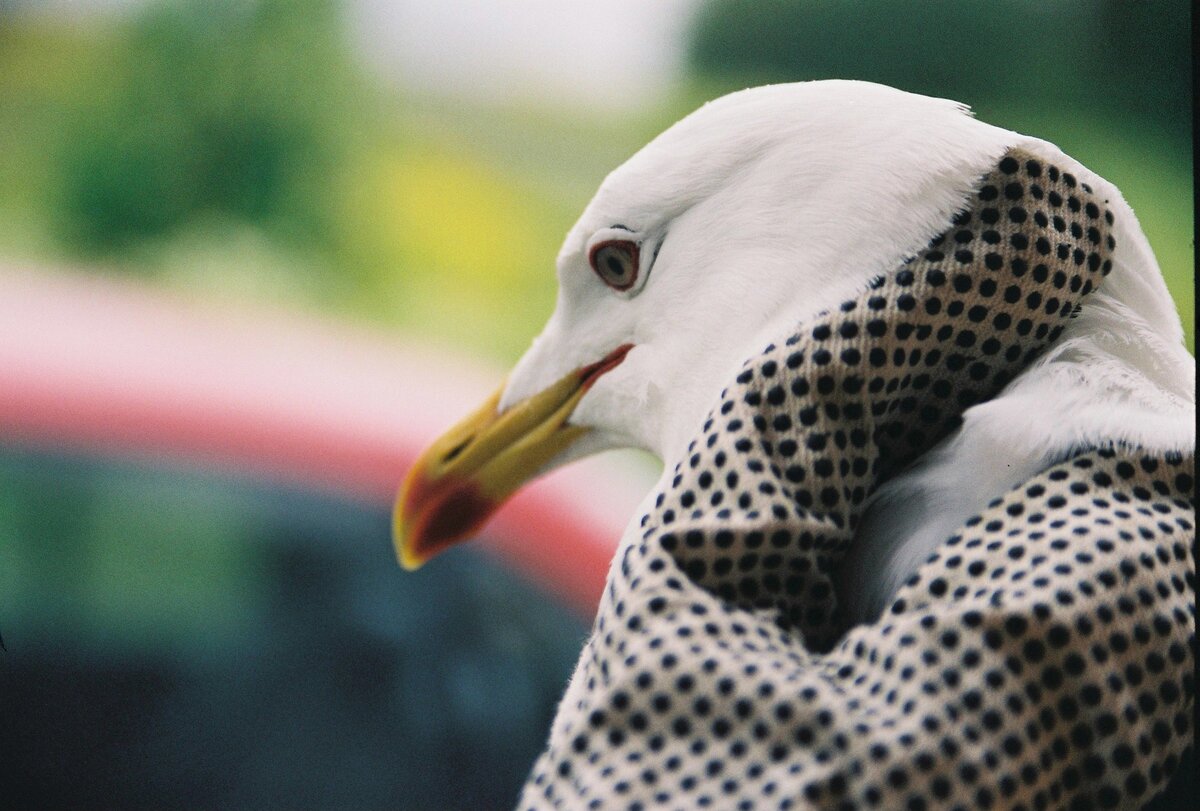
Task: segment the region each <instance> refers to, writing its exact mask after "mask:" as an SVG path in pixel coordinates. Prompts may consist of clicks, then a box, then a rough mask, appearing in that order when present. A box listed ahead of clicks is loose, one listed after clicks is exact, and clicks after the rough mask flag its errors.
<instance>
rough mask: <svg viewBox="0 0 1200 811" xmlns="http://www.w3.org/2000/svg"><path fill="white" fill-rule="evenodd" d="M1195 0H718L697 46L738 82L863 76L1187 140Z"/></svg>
mask: <svg viewBox="0 0 1200 811" xmlns="http://www.w3.org/2000/svg"><path fill="white" fill-rule="evenodd" d="M1190 8H1191V6H1190V4H1189V3H1188V2H1186V0H1155V2H1146V3H1130V2H1125V1H1124V0H1056V2H1053V3H1047V2H1042V0H991V1H990V2H983V0H974V2H963V0H890V2H877V3H869V4H868V3H862V2H861V1H860V0H760V1H759V2H754V3H748V2H742V1H741V0H709V2H707V4H706V5H705V6H704V7H703V8H702V10H701V11H700V13H699V14H698V15H697V17H696V20H695V24H694V27H693V30H692V37H691V42H690V47H689V57H690V61H691V63H692V65H693V67H694V68H696V69H697V70H698V71H699V72H700V73H702V74H707V75H709V76H722V75H723V76H736V77H739V78H741V79H742V81H743V83H745V82H751V83H757V82H763V81H799V80H807V79H828V78H843V79H866V80H869V81H875V82H882V83H884V84H889V85H893V86H895V87H899V88H901V89H903V90H909V91H912V92H916V93H923V94H927V95H934V96H943V97H948V98H953V99H956V100H959V101H964V102H967V103H969V104H971V105H973V106H975V107H980V106H982V105H984V104H989V103H990V104H997V103H1001V104H1007V105H1010V106H1012V105H1020V106H1022V107H1025V108H1059V109H1063V110H1065V111H1068V112H1072V113H1074V112H1081V111H1085V110H1086V111H1087V112H1088V113H1089V114H1091V115H1092V116H1096V115H1097V114H1098V115H1099V116H1100V117H1107V118H1113V119H1117V120H1120V121H1122V122H1123V123H1124V125H1125V126H1128V123H1129V122H1128V119H1129V118H1134V119H1141V122H1142V123H1143V124H1144V125H1145V126H1147V127H1149V128H1152V129H1154V130H1157V131H1158V134H1165V135H1167V136H1168V137H1170V138H1171V139H1172V140H1173V141H1174V142H1175V143H1176V144H1178V145H1179V146H1180V148H1182V149H1187V148H1188V147H1189V144H1190V138H1189V135H1188V133H1189V132H1190V122H1191V61H1190V59H1191V46H1190V41H1191V40H1190V32H1191V25H1190V16H1189V15H1190Z"/></svg>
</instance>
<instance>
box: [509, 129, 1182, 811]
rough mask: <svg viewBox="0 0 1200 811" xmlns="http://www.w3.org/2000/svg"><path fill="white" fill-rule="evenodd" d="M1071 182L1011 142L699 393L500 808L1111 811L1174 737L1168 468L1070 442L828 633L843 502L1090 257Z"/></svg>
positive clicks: (927, 440) (1088, 225)
mask: <svg viewBox="0 0 1200 811" xmlns="http://www.w3.org/2000/svg"><path fill="white" fill-rule="evenodd" d="M1111 225H1112V217H1111V215H1110V214H1109V212H1108V211H1107V210H1106V208H1105V201H1104V200H1101V199H1098V198H1097V197H1096V195H1095V194H1094V193H1093V192H1092V190H1091V189H1090V188H1088V187H1087V186H1086V185H1085V184H1080V183H1079V182H1078V181H1077V180H1076V179H1075V178H1074V177H1072V176H1071V175H1070V174H1068V173H1064V172H1061V171H1059V169H1058V168H1056V167H1055V166H1053V165H1050V164H1048V163H1047V162H1045V161H1043V160H1041V159H1039V158H1037V157H1035V156H1033V155H1032V154H1028V153H1024V152H1019V151H1011V152H1009V153H1008V154H1007V155H1005V156H1004V158H1003V159H1002V160H1001V161H1000V162H999V165H998V166H997V167H996V169H995V170H993V171H992V172H991V173H989V174H988V175H987V176H986V177H984V178H983V179H982V180H981V182H980V186H979V191H978V193H977V195H976V196H975V198H974V199H973V201H972V202H971V204H970V205H969V206H968V208H967V210H965V211H964V212H963V213H961V214H959V215H958V216H957V217H956V218H955V220H954V222H953V225H952V227H951V228H950V229H949V230H947V231H946V232H945V233H944V234H943V235H941V236H940V237H938V238H936V239H935V240H933V242H932V243H931V244H930V245H929V246H928V248H927V249H926V250H925V251H924V252H922V253H921V254H920V255H918V256H916V257H913V258H911V259H909V260H908V261H906V262H905V263H903V264H902V265H901V266H900V267H898V268H897V269H896V270H895V271H893V272H892V273H890V274H888V275H887V276H885V277H880V278H878V279H876V280H875V281H874V282H873V283H871V284H870V286H869V289H868V290H867V291H865V292H864V293H863V294H862V295H861V296H859V297H857V298H855V299H853V300H848V301H846V302H845V303H843V304H842V305H841V307H840V308H838V309H837V310H836V311H830V312H824V313H820V314H818V315H817V316H816V317H815V318H814V319H812V320H811V321H808V322H805V323H802V324H800V325H798V326H797V328H796V331H795V333H794V334H792V335H790V336H785V338H786V339H785V340H781V341H780V342H779V343H778V345H772V346H769V347H767V348H766V350H765V351H764V352H763V353H762V354H761V356H759V357H756V358H752V359H751V360H749V361H748V362H747V363H746V364H745V367H744V370H743V371H742V373H741V374H740V375H739V376H738V377H737V378H736V380H733V381H730V384H729V386H728V388H727V389H726V390H724V391H723V392H721V395H720V400H719V402H717V403H716V405H715V407H714V408H713V410H712V411H711V413H710V415H709V417H708V419H707V421H706V422H705V423H704V425H703V427H702V430H701V431H700V432H699V433H698V434H697V435H696V437H695V439H694V441H693V442H692V443H691V445H690V446H689V448H688V453H687V456H686V458H684V459H682V460H680V461H679V463H678V464H677V465H675V466H674V477H673V478H672V479H670V480H669V481H668V480H664V481H665V483H664V485H663V486H662V487H661V488H660V490H659V492H658V493H657V495H656V497H655V500H654V502H653V503H654V506H653V508H652V509H650V511H649V512H648V513H647V514H646V515H644V516H642V517H641V527H642V531H641V533H640V536H635V537H633V538H632V539H631V538H630V536H629V535H628V534H627V536H626V541H625V543H624V544H623V546H622V548H621V549H620V550H619V551H618V555H617V560H616V562H615V565H614V567H613V570H612V572H611V574H610V578H609V583H608V587H607V589H606V593H605V596H604V599H603V602H602V604H601V607H600V613H599V616H598V618H597V620H596V625H595V628H594V632H593V634H592V637H591V638H590V640H589V641H588V643H587V646H586V648H585V649H584V651H583V654H582V657H581V659H580V663H579V665H578V668H577V670H576V673H575V676H574V677H573V679H572V681H571V684H570V686H569V688H568V690H567V693H566V696H565V697H564V699H563V702H562V705H561V706H560V708H559V712H558V716H557V719H556V720H555V723H554V726H553V730H552V733H551V737H550V742H549V745H548V748H547V750H546V752H545V753H544V754H543V756H542V757H541V759H540V760H539V761H538V762H537V764H536V766H535V767H534V770H533V774H532V775H531V778H530V782H529V783H528V784H527V785H526V788H525V791H524V793H523V796H522V799H521V807H522V808H613V809H639V808H642V809H644V808H651V807H654V808H658V807H663V808H681V809H692V808H704V807H713V808H721V809H725V808H729V809H735V808H736V809H750V808H883V809H914V811H916V810H918V809H934V808H1007V809H1043V808H1068V807H1069V808H1094V807H1098V808H1117V807H1122V808H1124V807H1139V806H1140V804H1142V803H1144V802H1146V801H1147V800H1148V799H1149V798H1151V797H1152V796H1154V795H1155V794H1156V793H1158V792H1160V791H1161V790H1162V789H1163V787H1164V786H1165V784H1166V781H1167V779H1168V778H1169V776H1170V775H1171V774H1172V772H1173V771H1175V770H1176V768H1177V767H1178V765H1179V763H1180V756H1181V753H1182V752H1183V751H1184V749H1185V747H1186V746H1187V745H1188V743H1189V741H1190V734H1191V733H1190V730H1191V715H1192V708H1193V696H1194V684H1193V677H1192V669H1193V664H1192V650H1193V646H1194V639H1195V636H1194V631H1195V616H1194V603H1195V600H1194V595H1195V581H1194V574H1193V572H1194V565H1193V557H1192V555H1193V540H1194V503H1193V500H1192V499H1193V495H1192V489H1193V476H1194V456H1193V455H1192V454H1187V455H1186V456H1185V455H1182V454H1174V455H1171V454H1167V455H1162V454H1159V455H1154V454H1146V453H1142V452H1140V451H1139V450H1138V449H1136V448H1129V447H1120V446H1115V445H1114V446H1111V447H1097V448H1086V449H1080V450H1079V451H1078V453H1077V454H1076V455H1074V456H1073V458H1070V459H1068V460H1065V461H1063V462H1061V463H1060V464H1057V465H1055V466H1053V467H1051V468H1050V469H1048V470H1045V471H1043V472H1042V473H1040V474H1039V475H1037V476H1035V477H1034V478H1032V479H1031V480H1029V481H1027V482H1025V483H1023V484H1022V485H1020V486H1018V487H1017V488H1016V489H1014V490H1012V491H1011V492H1010V493H1008V494H1007V495H1006V496H1004V497H1003V498H1000V499H997V500H996V501H994V502H992V503H991V504H987V505H983V504H981V505H980V510H981V512H980V514H979V515H978V516H976V517H974V518H972V519H970V520H969V521H967V522H966V524H965V525H964V526H963V527H962V528H961V529H960V530H959V532H958V533H957V534H955V535H954V536H953V537H950V538H948V539H947V540H946V541H945V542H944V543H943V544H942V546H941V547H940V548H939V549H938V550H937V552H936V553H935V554H934V555H933V556H932V557H931V558H930V559H929V560H928V561H927V562H926V563H925V564H924V565H923V566H922V567H921V569H920V570H919V572H918V573H917V574H916V575H915V576H913V577H912V578H911V579H910V580H909V582H908V583H907V584H906V585H905V586H904V587H903V588H902V589H901V590H900V591H899V592H898V593H897V594H896V596H895V597H894V599H893V601H892V603H891V605H890V607H889V608H888V609H887V610H886V611H885V612H884V614H883V616H882V617H881V618H880V619H879V620H877V621H876V622H874V623H873V624H870V625H864V626H858V627H854V628H850V629H847V628H846V627H845V625H846V622H845V621H843V620H842V619H841V617H840V611H839V604H838V594H837V590H836V589H835V587H834V583H835V582H836V567H837V566H838V563H839V561H840V559H841V558H842V556H843V555H844V553H845V550H846V548H847V545H848V544H849V543H850V541H851V539H852V537H853V533H854V529H855V526H856V524H857V522H858V521H859V520H860V518H861V516H862V513H863V505H864V502H865V501H866V499H867V498H868V496H869V495H870V494H871V493H872V492H873V490H874V489H875V488H876V486H877V485H878V484H879V483H880V482H882V481H884V480H885V479H886V478H887V477H889V476H892V475H894V474H895V473H896V472H897V471H899V470H900V469H902V468H903V467H904V466H905V465H907V464H908V463H910V462H911V461H912V460H914V459H915V458H916V457H917V456H919V455H920V454H922V453H924V452H925V451H927V450H928V449H929V448H930V447H931V446H932V445H933V444H934V443H936V442H937V441H938V440H940V439H942V438H943V437H945V436H946V435H947V434H948V433H949V432H950V431H952V430H953V429H954V428H955V427H957V426H958V425H959V423H960V419H961V414H962V412H963V410H964V409H966V408H967V407H969V406H971V405H973V404H975V403H979V402H982V401H984V400H987V399H989V398H991V397H993V396H995V395H996V394H997V393H998V392H999V391H1000V389H1001V388H1003V386H1004V385H1005V384H1006V383H1007V382H1008V381H1010V380H1011V379H1012V378H1013V377H1014V376H1016V375H1017V374H1018V373H1019V372H1020V371H1021V370H1022V369H1023V368H1024V367H1025V366H1027V365H1028V364H1029V363H1030V361H1031V360H1033V359H1034V358H1035V357H1037V356H1038V354H1039V353H1040V352H1042V351H1043V350H1044V349H1045V348H1046V347H1047V346H1048V345H1049V344H1050V343H1052V342H1053V341H1054V340H1055V339H1056V338H1057V337H1058V336H1059V335H1060V334H1061V332H1062V329H1063V326H1064V324H1065V323H1066V321H1067V319H1069V318H1071V317H1072V316H1073V315H1074V314H1075V313H1076V312H1077V308H1079V307H1080V306H1086V297H1087V295H1088V294H1089V292H1091V291H1092V290H1093V289H1094V288H1095V287H1096V286H1097V285H1099V284H1100V283H1101V282H1102V281H1103V278H1104V276H1105V275H1106V274H1107V273H1108V271H1109V270H1110V268H1111V263H1110V256H1111V251H1112V249H1113V247H1114V244H1115V243H1114V241H1113V237H1112V236H1111V235H1110V233H1109V229H1110V226H1111Z"/></svg>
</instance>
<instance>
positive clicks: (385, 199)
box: [347, 144, 563, 359]
mask: <svg viewBox="0 0 1200 811" xmlns="http://www.w3.org/2000/svg"><path fill="white" fill-rule="evenodd" d="M348 185H349V189H348V191H349V195H348V199H347V216H348V218H349V222H348V225H349V226H350V227H351V228H352V231H350V232H349V233H351V234H352V235H353V236H352V239H353V242H354V244H353V245H352V246H350V251H351V254H352V255H353V261H354V264H356V265H358V266H360V267H363V268H364V269H366V270H367V272H368V273H369V274H370V275H371V277H372V281H373V283H372V284H367V285H364V287H363V292H364V293H366V294H368V295H371V296H376V295H377V292H378V290H379V289H383V290H385V291H387V292H386V294H385V296H384V301H378V300H376V301H374V302H372V303H367V302H364V304H366V305H367V306H368V307H369V308H370V309H372V310H378V308H379V306H380V305H384V306H386V307H388V308H394V309H391V311H390V312H389V313H388V314H387V315H388V316H390V318H389V320H392V319H398V320H399V321H400V322H401V323H402V324H403V325H404V326H405V327H406V328H408V329H409V330H410V331H412V332H413V333H416V334H420V335H423V336H427V337H430V338H433V339H434V340H438V341H446V342H448V343H453V344H456V345H460V346H468V347H471V348H472V349H476V350H480V351H483V352H485V353H487V354H491V355H493V356H495V357H500V358H505V359H511V358H512V357H515V356H516V355H517V354H519V353H520V351H521V350H522V349H523V348H524V347H525V346H526V345H528V342H529V340H530V339H531V338H532V337H533V335H534V334H535V333H536V331H537V329H538V328H539V327H540V325H541V323H542V322H543V321H544V319H545V317H546V316H547V315H548V313H549V310H550V307H551V305H552V302H553V291H554V280H553V272H554V256H555V254H556V253H557V250H558V243H559V241H560V240H561V237H562V233H563V232H562V230H561V228H560V227H556V225H555V224H556V223H561V222H562V220H563V215H562V212H561V211H557V210H555V207H554V206H552V205H550V204H549V203H548V202H547V201H546V200H544V199H542V198H541V197H540V196H539V195H537V194H535V193H533V192H532V191H530V190H528V189H527V188H525V187H524V184H522V183H521V182H520V178H515V177H510V176H507V175H506V174H505V173H504V172H502V171H500V170H498V169H497V168H496V167H495V166H494V165H493V164H489V163H487V162H485V161H482V160H479V159H476V158H474V157H473V156H472V155H471V154H470V152H469V151H464V150H460V149H454V150H450V149H443V148H440V147H439V146H437V145H433V144H393V145H391V146H388V147H385V148H382V149H378V150H373V151H368V152H367V153H366V154H365V155H364V156H363V158H362V161H361V164H360V166H359V167H358V168H357V170H356V171H355V172H353V174H352V179H351V180H350V181H349V184H348Z"/></svg>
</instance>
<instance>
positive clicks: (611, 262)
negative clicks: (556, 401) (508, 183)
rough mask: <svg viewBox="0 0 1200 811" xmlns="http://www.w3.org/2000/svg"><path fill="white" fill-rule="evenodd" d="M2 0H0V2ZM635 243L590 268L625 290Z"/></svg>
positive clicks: (614, 249)
mask: <svg viewBox="0 0 1200 811" xmlns="http://www.w3.org/2000/svg"><path fill="white" fill-rule="evenodd" d="M2 1H3V0H0V2H2ZM637 255H638V249H637V245H636V244H635V243H632V242H624V241H614V242H608V243H604V244H602V245H599V246H597V247H596V248H594V249H593V252H592V255H591V264H592V269H593V270H594V271H595V272H596V275H597V276H599V277H600V278H601V279H602V280H603V281H604V283H605V284H607V285H608V286H609V287H612V288H614V289H616V290H627V289H629V288H630V287H631V286H632V285H633V283H634V282H635V281H636V280H637V273H638V267H637Z"/></svg>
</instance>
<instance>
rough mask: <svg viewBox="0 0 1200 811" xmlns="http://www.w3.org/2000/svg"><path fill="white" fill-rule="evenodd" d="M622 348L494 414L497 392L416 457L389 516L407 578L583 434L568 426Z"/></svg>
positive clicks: (625, 350)
mask: <svg viewBox="0 0 1200 811" xmlns="http://www.w3.org/2000/svg"><path fill="white" fill-rule="evenodd" d="M632 348H633V347H632V345H631V344H624V345H622V346H620V347H618V348H617V349H615V350H613V351H612V352H610V353H609V354H608V355H607V356H606V357H605V358H604V359H602V360H600V361H599V362H597V363H593V364H590V365H588V366H583V367H580V368H579V369H576V370H574V371H572V372H570V373H568V374H567V375H565V376H564V377H562V378H561V379H559V380H558V381H557V382H555V383H554V384H553V385H551V386H549V387H548V388H546V389H544V390H542V391H541V392H539V393H537V394H535V395H533V396H532V397H529V398H528V399H526V400H522V401H521V402H519V403H516V404H514V405H513V406H512V407H510V408H508V409H507V410H505V411H504V413H502V414H501V413H499V412H498V411H497V405H498V404H499V402H500V395H501V392H503V390H504V387H503V386H501V387H500V388H499V389H497V390H496V391H495V392H494V393H493V394H492V396H491V397H489V398H487V400H485V401H484V402H483V404H482V405H481V406H480V407H479V408H478V409H476V410H475V412H474V413H473V414H471V415H470V416H468V417H466V418H465V419H464V420H462V421H461V422H459V423H458V424H457V425H455V426H454V427H453V428H451V429H450V430H449V431H447V432H446V433H445V434H443V435H442V436H441V437H439V438H438V439H436V440H434V442H433V444H432V445H430V446H429V448H428V449H427V450H426V451H425V452H424V453H422V454H421V456H420V457H419V458H418V459H417V461H416V463H415V464H414V465H413V466H412V468H411V469H410V470H409V471H408V474H407V475H406V476H405V477H404V483H403V484H402V485H401V486H400V493H399V495H398V497H397V498H396V507H395V510H394V512H393V513H392V536H393V540H394V542H395V545H396V556H397V558H399V560H400V565H401V566H403V567H404V568H405V569H409V570H413V569H416V568H418V567H419V566H421V564H423V563H424V562H425V561H427V560H429V558H431V557H433V556H434V555H436V554H438V553H439V552H441V551H443V550H444V549H446V548H447V547H449V546H451V545H453V544H455V543H457V542H458V541H461V540H464V539H466V538H467V537H469V536H470V535H472V534H473V533H475V532H476V531H477V530H478V529H479V528H480V527H481V526H483V524H484V523H485V522H486V521H487V519H488V518H489V517H491V516H492V514H493V513H495V512H496V510H497V509H499V507H500V505H501V504H503V503H504V502H505V500H506V499H508V497H509V496H511V495H512V494H513V493H515V492H516V491H517V490H518V489H520V487H521V486H522V485H523V484H525V482H527V481H529V480H530V479H531V478H533V477H534V476H535V475H537V474H538V473H539V472H540V471H542V470H543V469H544V468H545V467H546V465H547V464H548V463H550V461H551V460H553V459H554V458H555V457H556V456H558V455H559V454H561V453H562V452H563V451H565V450H566V449H567V448H568V447H570V446H571V445H572V444H574V443H575V442H576V441H578V439H579V438H580V437H581V436H583V435H584V434H586V433H587V432H588V430H589V429H587V428H585V427H580V426H574V425H568V424H567V420H568V419H569V418H570V416H571V413H572V412H573V411H574V410H575V406H576V405H578V404H579V401H580V400H581V399H583V395H584V394H586V393H587V390H588V389H589V388H590V387H591V385H592V384H593V383H595V382H596V380H597V379H598V378H599V377H600V376H601V375H603V374H604V373H605V372H608V371H610V370H612V369H614V368H616V366H618V365H619V364H620V363H621V361H623V360H624V359H625V355H626V354H627V353H628V352H629V350H630V349H632Z"/></svg>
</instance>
